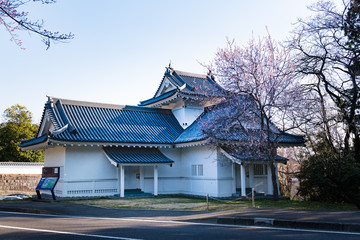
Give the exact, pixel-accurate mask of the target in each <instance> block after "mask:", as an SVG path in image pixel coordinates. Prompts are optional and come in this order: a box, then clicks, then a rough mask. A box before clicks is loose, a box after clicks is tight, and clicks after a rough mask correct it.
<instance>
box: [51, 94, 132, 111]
mask: <svg viewBox="0 0 360 240" xmlns="http://www.w3.org/2000/svg"><path fill="white" fill-rule="evenodd" d="M50 98H51V99H52V101H53V102H54V103H56V102H57V101H58V100H60V101H61V103H62V105H76V106H84V107H98V108H111V109H123V108H125V107H126V105H120V104H111V103H99V102H89V101H81V100H73V99H65V98H54V97H50Z"/></svg>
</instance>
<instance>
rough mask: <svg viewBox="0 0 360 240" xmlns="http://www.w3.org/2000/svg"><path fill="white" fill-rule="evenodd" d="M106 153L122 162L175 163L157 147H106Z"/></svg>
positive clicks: (117, 161) (116, 160) (114, 159)
mask: <svg viewBox="0 0 360 240" xmlns="http://www.w3.org/2000/svg"><path fill="white" fill-rule="evenodd" d="M104 151H105V153H106V155H107V156H108V157H109V158H110V159H112V160H113V161H114V162H116V163H120V164H155V163H173V162H174V161H173V160H170V159H169V158H167V157H166V156H165V155H164V154H162V153H161V152H160V151H159V149H157V148H129V147H104Z"/></svg>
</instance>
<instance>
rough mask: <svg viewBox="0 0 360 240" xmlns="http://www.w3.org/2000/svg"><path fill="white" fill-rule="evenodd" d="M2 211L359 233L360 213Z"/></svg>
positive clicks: (5, 207)
mask: <svg viewBox="0 0 360 240" xmlns="http://www.w3.org/2000/svg"><path fill="white" fill-rule="evenodd" d="M0 211H11V212H27V213H39V214H54V215H69V216H81V217H104V218H141V219H156V220H174V221H190V222H206V223H218V224H235V225H252V226H273V227H281V228H298V229H317V230H331V231H347V232H360V211H313V210H292V209H269V208H247V209H234V210H227V211H217V212H207V211H170V210H137V209H136V210H134V209H107V208H100V207H93V206H88V205H82V204H70V203H61V202H56V201H55V202H38V201H31V202H0Z"/></svg>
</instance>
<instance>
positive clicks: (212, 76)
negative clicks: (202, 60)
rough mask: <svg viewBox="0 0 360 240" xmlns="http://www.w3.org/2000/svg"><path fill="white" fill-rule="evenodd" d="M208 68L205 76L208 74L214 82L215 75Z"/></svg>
mask: <svg viewBox="0 0 360 240" xmlns="http://www.w3.org/2000/svg"><path fill="white" fill-rule="evenodd" d="M208 70H209V71H208V73H207V76H208V77H209V78H210V79H211V80H213V81H214V82H216V80H215V76H214V74H212V72H211V69H208Z"/></svg>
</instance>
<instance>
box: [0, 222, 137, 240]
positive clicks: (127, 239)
mask: <svg viewBox="0 0 360 240" xmlns="http://www.w3.org/2000/svg"><path fill="white" fill-rule="evenodd" d="M0 228H8V229H16V230H25V231H33V232H46V233H57V234H66V235H75V236H82V237H95V238H106V239H119V240H140V239H135V238H125V237H113V236H105V235H95V234H86V233H75V232H63V231H55V230H47V229H37V228H25V227H14V226H5V225H0Z"/></svg>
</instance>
